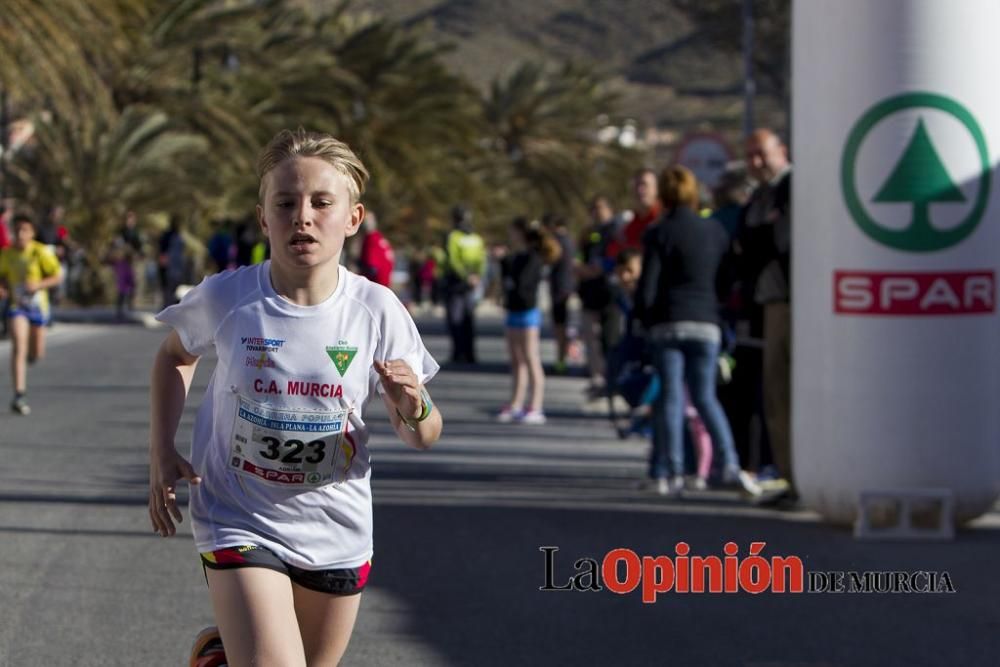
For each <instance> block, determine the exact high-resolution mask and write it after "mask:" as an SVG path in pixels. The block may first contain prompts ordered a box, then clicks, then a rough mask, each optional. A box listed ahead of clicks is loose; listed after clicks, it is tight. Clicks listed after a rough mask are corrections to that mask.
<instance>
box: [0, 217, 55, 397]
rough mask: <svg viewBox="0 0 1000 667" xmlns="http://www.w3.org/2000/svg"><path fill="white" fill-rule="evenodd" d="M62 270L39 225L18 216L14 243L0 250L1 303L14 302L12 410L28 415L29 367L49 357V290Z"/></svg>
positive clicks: (10, 326)
mask: <svg viewBox="0 0 1000 667" xmlns="http://www.w3.org/2000/svg"><path fill="white" fill-rule="evenodd" d="M61 278H62V268H61V267H60V266H59V260H58V258H56V256H55V254H54V253H53V252H52V251H51V250H49V248H48V246H46V245H45V244H43V243H39V242H38V241H36V240H35V223H34V222H33V221H32V220H31V218H30V217H28V216H26V215H17V216H15V217H14V244H13V245H11V246H10V247H7V248H4V249H3V250H0V301H3V299H4V298H9V299H10V307H9V310H8V311H7V326H8V329H9V330H10V334H11V344H12V348H11V355H10V373H11V383H12V384H13V387H14V399H13V400H12V401H11V404H10V409H11V410H12V411H13V412H15V413H17V414H19V415H28V414H30V413H31V408H30V407H28V402H27V400H26V399H25V393H26V392H27V389H28V364H29V363H31V364H33V363H35V362H36V361H38V360H39V359H41V358H42V357H44V356H45V327H46V325H48V323H49V320H50V319H51V317H52V316H51V313H50V311H49V293H48V290H49V288H52V287H57V286H58V285H59V281H60V280H61Z"/></svg>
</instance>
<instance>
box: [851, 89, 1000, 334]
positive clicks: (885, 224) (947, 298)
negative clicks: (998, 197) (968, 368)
mask: <svg viewBox="0 0 1000 667" xmlns="http://www.w3.org/2000/svg"><path fill="white" fill-rule="evenodd" d="M840 171H841V187H842V189H843V195H844V201H845V203H846V205H847V210H848V212H849V213H850V215H851V218H852V219H853V220H854V222H855V224H857V226H858V228H859V229H860V230H861V231H862V232H864V234H865V235H867V236H868V237H869V238H871V239H872V240H873V241H875V242H877V243H879V244H881V245H884V246H887V247H889V248H892V249H894V250H898V251H902V252H907V253H933V252H939V251H942V250H945V249H947V248H951V247H953V246H955V245H957V244H959V243H961V242H962V241H964V240H965V239H967V238H968V237H969V236H970V235H971V234H972V233H973V231H975V229H976V228H977V227H978V226H979V224H980V223H981V222H982V221H983V216H984V213H985V211H986V207H987V204H988V203H989V198H990V182H991V169H990V158H989V152H988V150H987V147H986V139H985V136H984V135H983V131H982V129H981V128H980V126H979V123H978V122H976V119H975V117H973V115H972V114H971V113H970V112H969V110H968V109H966V108H965V107H964V106H962V105H961V104H959V103H958V102H957V101H955V100H953V99H951V98H949V97H945V96H943V95H938V94H934V93H926V92H913V93H905V94H902V95H896V96H894V97H890V98H888V99H885V100H883V101H881V102H879V103H878V104H875V105H874V106H873V107H871V108H870V109H869V110H868V111H866V112H865V113H864V114H863V115H862V116H861V118H859V119H858V121H857V123H855V125H854V127H853V128H852V129H851V132H850V134H849V135H848V138H847V143H846V145H845V148H844V154H843V156H842V158H841V170H840ZM833 283H834V312H836V313H838V314H843V315H938V316H940V315H973V314H984V313H992V312H994V311H995V309H996V296H995V292H996V278H995V274H994V272H993V271H992V270H982V269H978V268H976V267H969V268H968V270H964V271H947V272H945V271H931V272H926V271H923V272H921V271H906V272H891V271H888V272H887V271H864V270H838V271H835V272H834V280H833Z"/></svg>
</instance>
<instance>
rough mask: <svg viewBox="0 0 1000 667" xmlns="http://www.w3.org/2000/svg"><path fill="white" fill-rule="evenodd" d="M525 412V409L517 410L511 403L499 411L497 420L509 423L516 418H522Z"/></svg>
mask: <svg viewBox="0 0 1000 667" xmlns="http://www.w3.org/2000/svg"><path fill="white" fill-rule="evenodd" d="M523 412H524V411H523V410H515V409H514V408H512V407H510V406H509V405H505V406H503V407H502V408H501V409H500V412H498V413H497V421H498V422H500V423H501V424H509V423H511V422H512V421H514V420H515V419H520V418H521V415H522V414H523Z"/></svg>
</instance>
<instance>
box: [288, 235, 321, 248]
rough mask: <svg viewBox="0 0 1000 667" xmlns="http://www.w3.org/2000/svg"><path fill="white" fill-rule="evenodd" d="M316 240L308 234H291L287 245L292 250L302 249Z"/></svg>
mask: <svg viewBox="0 0 1000 667" xmlns="http://www.w3.org/2000/svg"><path fill="white" fill-rule="evenodd" d="M316 242H317V241H316V239H314V238H313V237H312V236H310V235H309V234H293V235H292V238H291V239H290V240H289V241H288V245H289V247H291V248H292V249H294V250H304V249H306V248H309V247H311V246H312V245H313V244H315V243H316Z"/></svg>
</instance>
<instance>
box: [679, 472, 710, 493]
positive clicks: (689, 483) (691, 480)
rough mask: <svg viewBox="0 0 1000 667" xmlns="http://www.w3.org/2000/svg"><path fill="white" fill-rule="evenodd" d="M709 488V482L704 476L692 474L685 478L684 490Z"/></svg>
mask: <svg viewBox="0 0 1000 667" xmlns="http://www.w3.org/2000/svg"><path fill="white" fill-rule="evenodd" d="M707 489H708V482H707V481H706V480H705V478H704V477H698V476H697V475H691V476H690V477H686V478H685V479H684V490H685V491H705V490H707Z"/></svg>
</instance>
